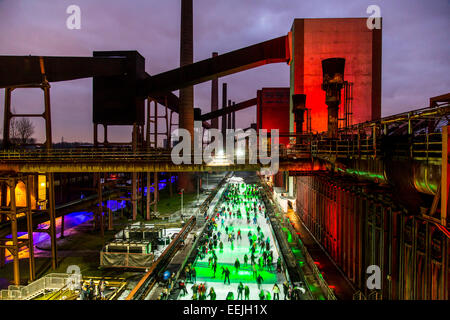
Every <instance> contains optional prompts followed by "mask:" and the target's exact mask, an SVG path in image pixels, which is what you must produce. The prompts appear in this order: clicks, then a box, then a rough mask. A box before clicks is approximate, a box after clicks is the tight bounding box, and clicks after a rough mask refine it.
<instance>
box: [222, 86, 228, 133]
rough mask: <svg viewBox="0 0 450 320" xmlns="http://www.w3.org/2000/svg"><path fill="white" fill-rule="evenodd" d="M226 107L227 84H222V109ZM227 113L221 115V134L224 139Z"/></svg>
mask: <svg viewBox="0 0 450 320" xmlns="http://www.w3.org/2000/svg"><path fill="white" fill-rule="evenodd" d="M226 107H227V84H226V83H223V84H222V109H225V108H226ZM226 130H227V115H226V114H224V115H223V116H222V136H223V138H224V139H225V137H226V133H227V131H226Z"/></svg>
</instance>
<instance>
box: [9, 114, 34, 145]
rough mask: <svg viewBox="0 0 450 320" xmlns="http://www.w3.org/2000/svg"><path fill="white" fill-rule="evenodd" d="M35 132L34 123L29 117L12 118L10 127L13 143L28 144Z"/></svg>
mask: <svg viewBox="0 0 450 320" xmlns="http://www.w3.org/2000/svg"><path fill="white" fill-rule="evenodd" d="M33 133H34V125H33V122H31V120H30V119H28V118H21V119H20V120H16V119H12V120H11V128H10V137H11V138H10V139H11V142H13V143H19V144H26V143H28V142H30V141H31V140H32V139H31V136H32V135H33Z"/></svg>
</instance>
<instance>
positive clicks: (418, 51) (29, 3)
mask: <svg viewBox="0 0 450 320" xmlns="http://www.w3.org/2000/svg"><path fill="white" fill-rule="evenodd" d="M71 4H76V5H78V6H80V8H81V30H69V29H67V28H66V19H67V17H68V14H67V13H66V8H67V7H68V6H69V5H71ZM372 4H376V5H378V6H379V7H380V8H381V15H382V17H383V53H382V55H383V57H382V59H383V71H382V72H383V74H382V115H383V116H386V115H390V114H394V113H399V112H403V111H407V110H411V109H415V108H419V107H425V106H426V105H427V103H428V99H429V97H431V96H436V95H440V94H444V93H447V92H450V90H449V89H450V58H449V57H450V35H449V30H450V18H449V16H450V0H432V1H431V0H428V1H427V0H371V1H366V0H194V60H195V61H199V60H203V59H206V58H209V57H210V55H211V52H213V51H217V52H219V54H220V53H225V52H228V51H232V50H235V49H239V48H242V47H246V46H248V45H251V44H255V43H258V42H261V41H264V40H269V39H272V38H274V37H278V36H282V35H285V34H287V32H288V31H289V30H290V28H291V25H292V22H293V19H294V18H331V17H333V18H345V17H367V16H368V14H367V13H366V9H367V7H368V6H369V5H372ZM0 29H1V30H2V32H1V33H0V55H61V56H91V55H92V51H94V50H137V51H139V52H140V53H141V54H142V55H143V56H144V57H145V59H146V71H147V72H148V73H150V74H151V75H154V74H157V73H160V72H163V71H167V70H170V69H173V68H176V67H178V66H179V41H180V40H179V37H180V36H179V34H180V30H179V29H180V0H0ZM223 82H227V83H228V97H229V99H232V100H234V101H236V102H239V101H242V100H247V99H250V98H254V97H255V96H256V90H258V89H260V88H262V87H269V86H275V87H287V86H289V67H288V66H287V65H285V64H273V65H268V66H263V67H260V68H257V69H253V70H248V71H245V72H242V73H238V74H235V75H231V76H227V77H224V78H221V79H219V88H221V86H222V83H223ZM176 94H178V93H177V92H176ZM51 99H52V100H51V102H52V106H51V107H52V123H53V141H54V142H59V141H61V138H62V137H64V141H86V142H92V79H82V80H76V81H70V82H59V83H53V84H52V89H51ZM0 101H1V104H2V109H1V110H2V111H1V112H0V121H1V122H0V124H1V127H3V101H4V90H0ZM219 101H221V98H220V95H219ZM195 106H196V107H201V108H202V109H203V112H206V111H207V110H208V109H209V108H210V82H207V83H203V84H201V85H197V86H195ZM13 107H14V111H15V112H16V113H22V112H25V110H26V111H27V113H30V112H41V111H43V97H42V94H41V90H40V89H21V90H16V91H14V92H13ZM255 118H256V116H255V107H253V108H249V109H247V110H244V111H240V112H238V113H237V117H236V126H237V127H242V128H246V127H248V126H249V123H250V122H254V121H255V120H256V119H255ZM35 126H36V133H35V137H36V138H38V140H42V139H41V138H42V137H43V133H44V127H43V120H42V121H41V120H40V119H39V120H37V119H36V120H35ZM129 132H130V129H129V128H128V127H127V128H113V129H112V130H110V133H109V134H110V136H109V138H110V139H109V140H110V141H129V140H130V135H129ZM99 138H100V139H101V135H100V137H99Z"/></svg>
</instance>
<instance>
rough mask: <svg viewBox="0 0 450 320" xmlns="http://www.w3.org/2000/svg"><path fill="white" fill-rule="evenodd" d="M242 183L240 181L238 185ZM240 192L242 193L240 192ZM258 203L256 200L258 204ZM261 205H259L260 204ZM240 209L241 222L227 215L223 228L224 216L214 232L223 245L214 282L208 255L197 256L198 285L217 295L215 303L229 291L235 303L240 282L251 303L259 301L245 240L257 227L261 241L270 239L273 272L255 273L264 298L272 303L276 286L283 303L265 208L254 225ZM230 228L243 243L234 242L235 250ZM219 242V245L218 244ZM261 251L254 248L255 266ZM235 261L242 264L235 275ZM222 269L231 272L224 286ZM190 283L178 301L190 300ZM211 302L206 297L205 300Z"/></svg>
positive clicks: (219, 251)
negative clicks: (268, 293) (260, 280)
mask: <svg viewBox="0 0 450 320" xmlns="http://www.w3.org/2000/svg"><path fill="white" fill-rule="evenodd" d="M233 179H234V182H233V180H232V182H231V183H230V184H231V185H238V184H237V182H238V181H239V180H236V178H233ZM240 182H242V180H241V181H240ZM240 190H241V191H243V190H244V189H242V188H241V189H240ZM239 198H240V199H242V198H243V196H242V195H241V196H240V197H239ZM257 201H259V200H257ZM261 203H262V202H261ZM219 207H220V208H224V207H225V201H223V202H222V203H221V204H220V205H219ZM237 208H238V207H236V208H233V210H232V212H233V213H234V212H237ZM240 208H241V210H242V212H244V214H243V217H242V218H241V219H238V218H230V217H229V215H228V213H227V214H226V216H227V218H225V219H224V221H225V224H224V225H223V226H222V223H221V220H222V217H223V215H222V216H221V217H220V219H218V220H217V221H216V222H217V226H218V230H217V231H216V232H215V233H216V234H217V233H218V231H220V232H221V237H220V240H221V241H222V242H223V252H222V251H221V250H220V249H219V246H218V247H217V249H216V250H215V251H216V254H217V257H218V260H217V270H216V277H215V278H214V277H213V276H214V272H213V269H212V268H211V267H209V266H208V260H209V258H210V257H211V254H209V253H208V254H206V255H205V257H204V258H203V259H199V257H198V256H197V258H196V260H195V263H194V268H195V270H196V273H197V284H200V283H206V289H207V291H206V293H207V294H209V291H210V287H213V288H214V290H215V292H216V294H217V300H225V298H226V296H227V294H228V292H230V291H232V292H233V294H234V299H235V300H236V299H237V297H238V291H237V287H238V285H239V282H240V281H242V283H243V284H244V286H245V285H248V286H249V288H250V300H259V296H258V295H259V293H260V291H259V290H258V286H257V283H256V280H255V279H254V277H253V272H252V266H251V261H250V256H251V252H250V251H249V249H250V241H249V238H248V232H249V231H251V233H252V234H257V226H258V225H259V226H260V228H261V231H262V232H263V233H264V239H266V238H267V237H269V239H270V250H272V252H273V260H272V271H269V270H268V269H267V267H262V268H259V267H258V266H256V270H257V272H258V274H260V275H261V276H262V278H263V279H264V281H263V284H262V286H261V288H262V289H263V290H265V294H266V295H267V292H270V296H271V299H273V292H272V288H273V285H274V284H275V283H277V284H278V286H279V288H280V299H283V282H284V281H285V280H286V279H285V277H284V274H283V273H277V272H276V264H277V259H278V257H279V252H278V250H277V248H276V246H275V245H274V241H275V240H274V237H273V235H272V231H271V227H270V225H269V224H268V223H267V221H266V219H265V217H264V206H263V205H262V210H261V213H260V214H258V215H257V224H254V223H253V217H254V215H253V214H250V217H251V218H250V223H249V224H247V219H246V215H245V205H244V204H240ZM226 226H228V227H229V232H230V230H232V231H233V232H234V233H235V234H236V236H237V231H238V230H239V229H240V230H241V234H242V239H240V240H237V239H236V240H235V241H234V248H232V247H231V242H228V240H227V235H226V232H225V227H226ZM219 242H220V241H219ZM245 254H247V256H248V258H249V261H248V264H247V265H246V266H245V264H244V255H245ZM260 255H261V253H260V248H259V246H258V245H257V250H256V253H255V256H256V263H258V259H259V257H260ZM236 258H238V259H239V261H240V263H241V268H240V269H239V271H238V272H236V269H235V267H234V263H235V261H236ZM222 267H228V269H229V270H230V272H231V273H230V282H231V284H230V285H228V284H224V276H223V275H222ZM192 285H193V284H192V283H187V289H188V294H187V295H185V296H184V297H179V299H180V300H190V299H191V298H192V293H193V292H192ZM209 299H210V298H209V297H208V300H209Z"/></svg>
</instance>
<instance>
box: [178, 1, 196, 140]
mask: <svg viewBox="0 0 450 320" xmlns="http://www.w3.org/2000/svg"><path fill="white" fill-rule="evenodd" d="M193 62H194V44H193V15H192V0H181V37H180V67H183V66H185V65H188V64H192V63H193ZM179 115H180V118H179V119H180V120H179V123H180V128H183V129H187V130H188V131H189V132H190V133H191V137H193V136H194V87H193V86H189V87H186V88H183V89H180V113H179Z"/></svg>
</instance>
